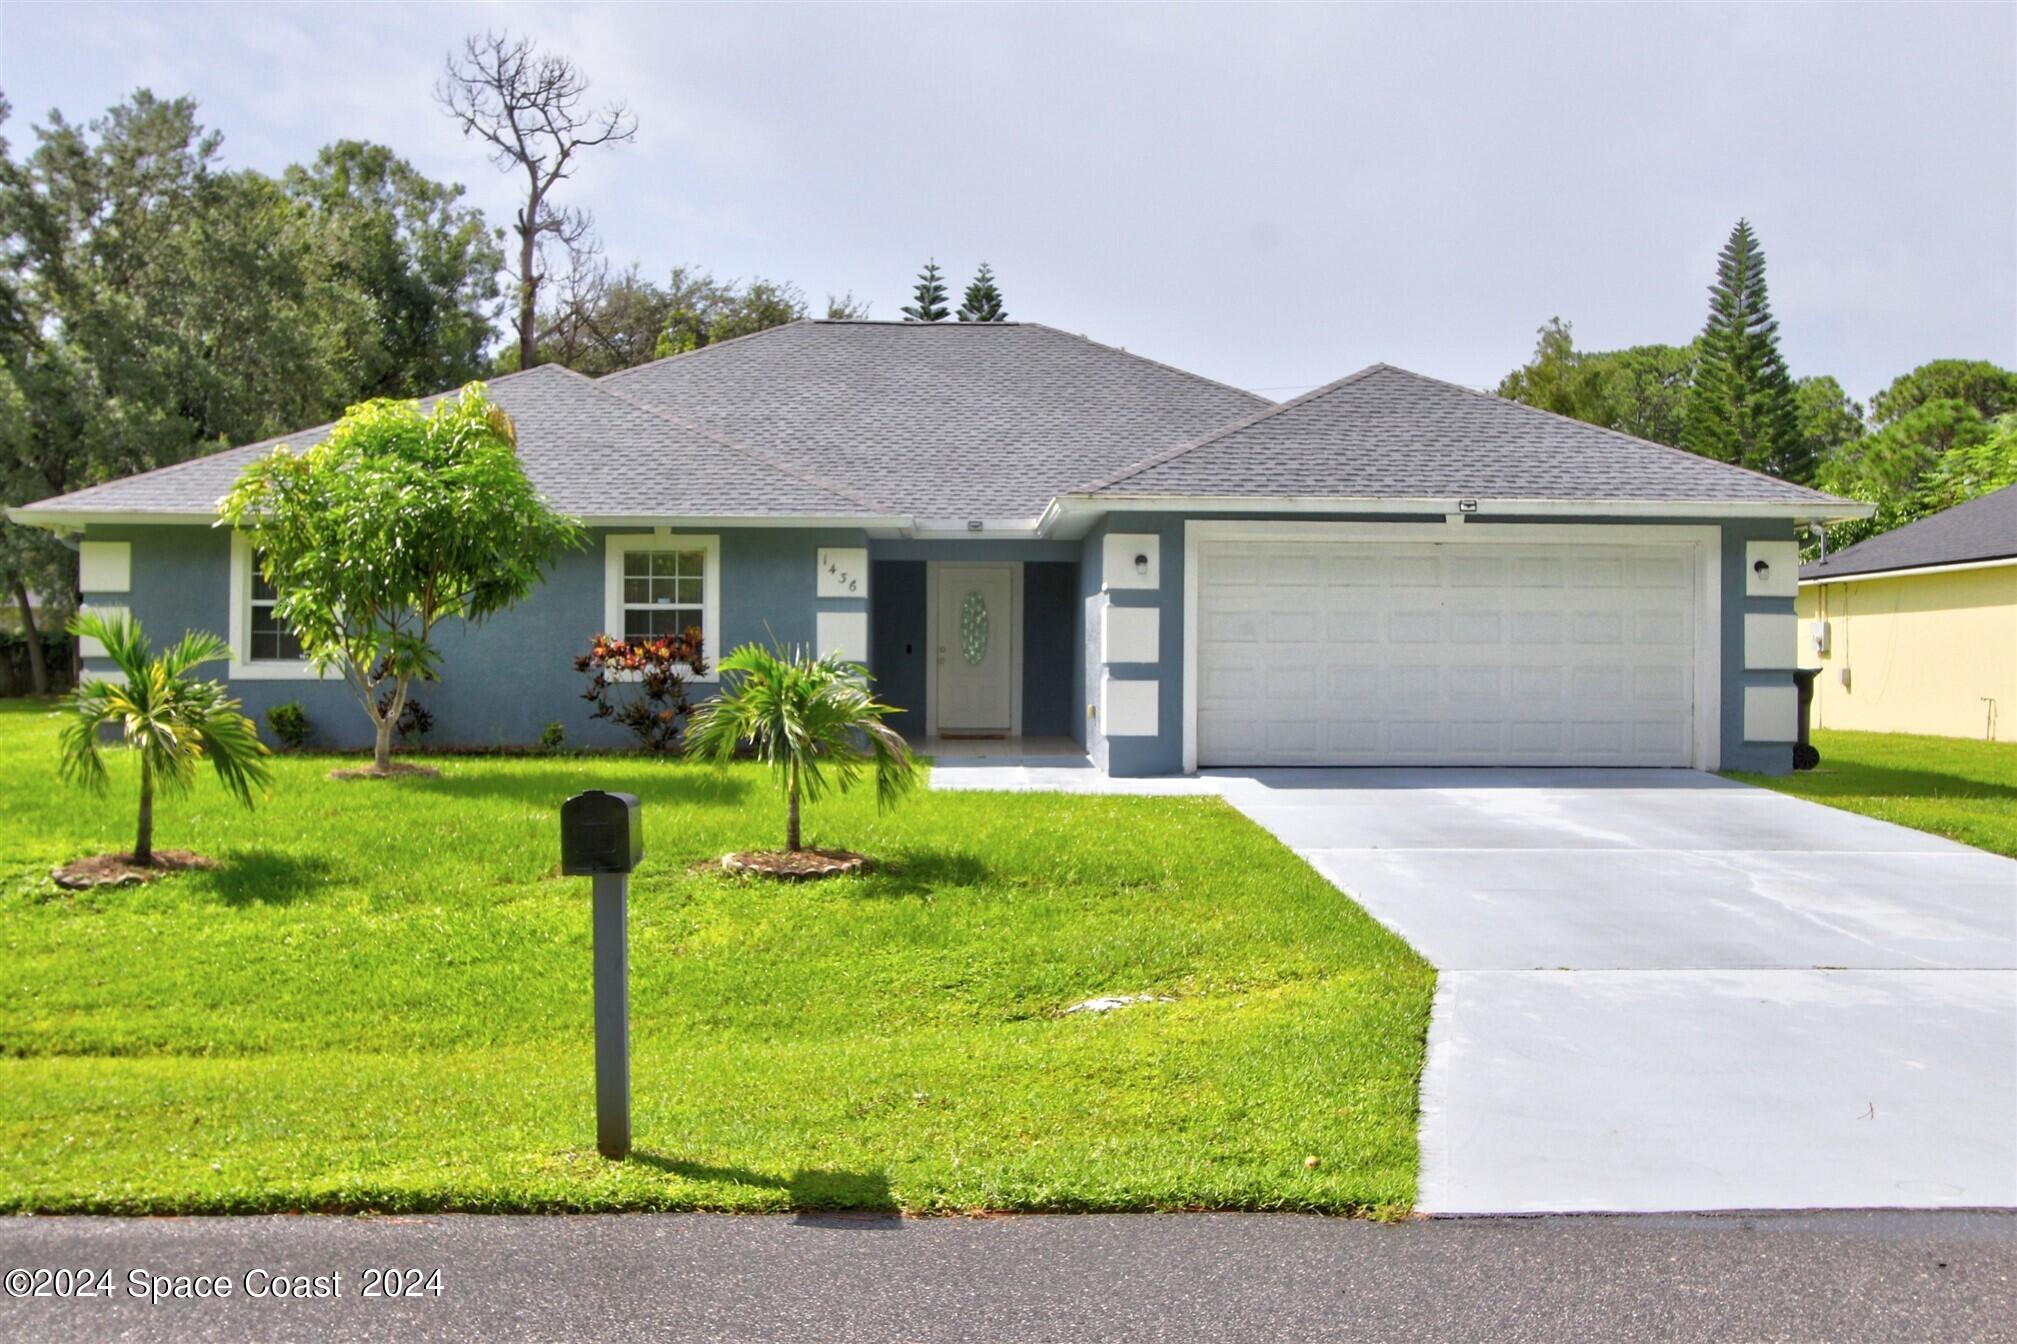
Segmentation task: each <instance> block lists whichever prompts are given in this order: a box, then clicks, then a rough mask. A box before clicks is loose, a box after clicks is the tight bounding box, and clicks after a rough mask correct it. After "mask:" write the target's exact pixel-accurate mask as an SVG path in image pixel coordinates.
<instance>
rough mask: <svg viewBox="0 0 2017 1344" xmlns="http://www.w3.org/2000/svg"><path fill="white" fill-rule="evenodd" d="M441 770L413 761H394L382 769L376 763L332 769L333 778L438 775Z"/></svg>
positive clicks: (388, 777) (330, 775)
mask: <svg viewBox="0 0 2017 1344" xmlns="http://www.w3.org/2000/svg"><path fill="white" fill-rule="evenodd" d="M440 774H441V772H440V771H439V770H437V769H435V768H434V767H433V766H431V765H415V764H413V763H412V762H411V761H394V762H393V763H392V764H391V765H388V766H387V767H385V769H383V770H380V769H379V768H378V767H377V766H375V765H355V766H350V767H348V768H346V769H343V770H331V771H330V772H329V777H330V778H331V779H397V778H398V777H399V776H401V775H426V776H430V777H433V776H438V775H440Z"/></svg>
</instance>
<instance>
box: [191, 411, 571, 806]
mask: <svg viewBox="0 0 2017 1344" xmlns="http://www.w3.org/2000/svg"><path fill="white" fill-rule="evenodd" d="M516 450H517V431H516V429H515V427H514V426H513V425H512V422H511V417H510V416H508V415H506V414H505V412H504V411H503V409H502V408H501V407H498V406H496V405H495V404H493V403H492V402H491V401H490V399H489V397H488V396H487V395H486V393H485V391H484V388H483V385H482V384H481V383H471V384H469V385H468V386H467V387H465V388H463V389H462V391H461V392H460V393H459V394H458V395H455V396H451V397H445V398H443V399H442V400H441V402H440V403H439V404H437V405H436V406H435V408H434V410H433V411H432V413H430V414H422V412H421V410H420V407H419V404H418V403H416V402H411V401H391V400H379V401H368V402H365V403H363V404H362V405H358V406H353V407H351V408H350V410H349V412H348V413H347V414H346V415H345V416H344V417H343V419H342V420H341V421H340V422H339V423H338V424H337V426H336V428H335V429H334V430H333V431H332V432H331V433H330V435H329V437H328V438H327V439H326V440H324V441H323V442H322V443H320V444H317V445H316V446H315V447H313V448H310V449H308V450H307V451H306V452H300V453H297V452H293V451H291V450H289V449H288V448H286V447H284V446H283V447H281V448H279V449H276V450H275V451H274V452H273V453H271V454H270V455H268V456H266V457H263V458H261V459H259V460H258V461H256V462H254V463H252V464H251V465H250V466H248V467H247V468H246V469H245V471H244V473H243V474H242V475H241V476H240V477H239V479H238V483H237V484H236V485H235V486H234V487H233V488H232V490H231V493H230V494H229V495H227V496H226V497H225V498H224V501H223V502H222V504H221V505H220V506H219V510H218V512H219V525H220V526H231V527H235V528H238V529H240V530H241V531H243V532H244V533H245V535H246V539H247V541H248V542H249V543H250V544H251V546H252V549H253V554H254V555H255V556H256V557H257V558H258V564H259V567H260V571H261V573H262V574H263V575H264V576H265V578H266V581H267V582H268V583H270V584H272V585H273V588H274V590H275V592H276V593H277V594H278V598H277V600H276V601H275V603H274V614H275V615H276V616H277V617H278V618H279V619H280V620H282V621H284V622H286V624H287V627H288V628H289V629H290V630H292V631H293V632H294V634H295V636H296V637H297V638H298V639H299V640H300V641H301V648H302V652H303V653H304V655H305V656H306V657H307V658H308V659H309V660H310V661H311V662H313V663H314V664H315V665H316V666H317V667H319V668H323V669H329V668H334V669H336V670H338V671H340V672H341V673H342V675H343V677H344V679H345V680H346V681H348V682H349V684H350V686H351V689H352V690H353V691H355V692H356V694H357V698H358V701H359V703H361V704H362V705H363V706H364V712H365V714H366V715H368V716H369V717H370V719H371V725H372V731H373V734H374V750H373V757H372V772H373V773H375V774H390V773H392V732H393V727H394V725H395V724H397V723H398V722H399V716H400V714H401V712H403V711H404V710H405V708H406V701H407V692H408V690H409V688H410V687H411V686H412V684H413V681H414V679H415V678H418V677H428V678H431V677H433V676H434V675H436V672H437V669H438V668H439V665H440V661H441V659H440V654H439V652H438V651H437V650H436V649H435V647H434V643H433V638H434V632H435V630H436V628H437V627H438V626H439V625H440V624H441V623H442V622H443V621H450V620H460V621H471V622H475V621H482V620H485V619H487V618H488V617H490V616H494V615H496V614H497V613H498V612H500V611H503V610H505V609H506V608H508V607H510V606H512V605H513V604H515V603H517V602H518V601H520V600H521V599H522V598H524V597H525V596H526V594H527V593H529V592H531V591H532V589H533V588H534V587H535V586H536V585H537V584H538V583H539V582H540V581H541V579H542V578H543V577H544V576H545V572H546V569H547V567H548V566H549V565H550V564H551V563H552V562H553V560H554V558H555V557H556V556H557V555H558V554H559V553H560V552H561V551H562V550H563V549H569V548H575V547H579V546H580V545H581V544H582V541H583V535H582V530H581V525H580V524H579V523H577V522H575V521H574V520H573V519H571V518H566V517H563V516H561V515H559V514H557V513H555V512H554V511H553V510H552V509H551V508H549V507H548V506H547V504H546V501H545V500H544V499H543V498H541V497H540V495H539V493H538V491H536V490H535V489H534V488H533V486H532V482H531V481H529V480H527V479H526V476H525V472H524V471H523V470H522V469H521V468H520V467H519V464H518V456H517V451H516ZM388 691H389V692H390V694H389V695H388V694H387V692H388Z"/></svg>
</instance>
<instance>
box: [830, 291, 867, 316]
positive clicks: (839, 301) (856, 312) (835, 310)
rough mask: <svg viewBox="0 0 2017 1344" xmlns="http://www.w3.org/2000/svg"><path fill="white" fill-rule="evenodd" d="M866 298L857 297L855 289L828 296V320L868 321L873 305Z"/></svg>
mask: <svg viewBox="0 0 2017 1344" xmlns="http://www.w3.org/2000/svg"><path fill="white" fill-rule="evenodd" d="M872 306H873V305H871V304H870V303H869V302H867V301H866V300H864V299H857V298H856V297H855V296H854V291H853V290H851V289H850V290H849V291H848V292H847V293H845V294H828V295H827V296H826V320H827V321H829V322H866V321H867V320H868V314H869V309H870V308H871V307H872Z"/></svg>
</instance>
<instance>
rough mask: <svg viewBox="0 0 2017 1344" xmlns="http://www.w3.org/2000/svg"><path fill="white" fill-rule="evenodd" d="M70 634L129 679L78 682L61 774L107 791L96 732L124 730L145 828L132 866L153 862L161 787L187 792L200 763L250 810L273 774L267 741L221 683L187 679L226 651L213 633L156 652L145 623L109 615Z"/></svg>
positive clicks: (90, 617) (79, 621)
mask: <svg viewBox="0 0 2017 1344" xmlns="http://www.w3.org/2000/svg"><path fill="white" fill-rule="evenodd" d="M70 633H71V634H73V635H82V636H84V637H85V638H87V639H95V640H97V641H98V642H99V643H101V644H103V645H104V646H105V656H106V657H107V658H109V659H111V660H112V664H113V666H115V667H117V668H118V669H119V671H120V674H121V675H122V676H123V677H124V679H125V680H124V682H123V683H122V682H117V681H105V680H102V679H96V680H92V681H87V682H85V683H84V684H83V685H82V686H79V687H78V688H77V690H76V692H75V693H74V694H73V695H72V696H71V697H70V704H69V705H68V706H67V707H66V708H65V709H64V710H63V713H65V714H67V715H68V716H69V717H68V722H66V723H65V724H64V725H63V739H62V740H63V762H62V773H63V778H65V779H67V780H71V781H73V782H76V783H80V784H82V785H84V786H85V787H86V788H88V789H90V790H92V791H93V792H95V793H102V792H104V790H105V785H106V780H107V776H106V773H105V759H104V756H103V754H102V753H101V752H100V749H99V748H100V741H99V732H100V730H101V729H103V728H106V727H108V726H112V727H117V728H118V729H119V732H120V735H121V736H122V737H123V738H124V739H125V741H126V745H127V746H129V747H131V748H133V749H134V750H135V751H137V752H138V753H139V754H140V828H139V834H138V837H137V838H136V839H135V840H134V842H133V862H134V863H135V864H136V865H138V866H140V867H143V868H144V867H148V866H150V865H151V864H152V863H153V862H154V790H155V788H156V786H157V785H158V786H159V787H161V788H162V789H164V790H166V791H167V792H169V793H183V792H186V791H187V790H188V788H189V786H190V784H191V783H192V782H193V781H194V780H195V778H196V767H197V764H198V763H199V762H201V761H206V760H207V761H209V762H210V764H211V766H212V768H214V769H215V770H216V771H217V778H218V780H219V782H221V783H222V784H223V785H224V787H225V788H226V789H229V790H230V791H231V792H232V793H233V794H234V795H236V796H237V798H238V800H239V801H240V802H242V803H244V804H245V805H246V806H247V807H250V806H252V789H253V786H254V785H258V786H260V787H261V788H264V787H265V785H266V783H267V781H268V780H269V779H271V778H272V770H271V768H270V767H269V766H268V765H267V763H266V754H267V753H266V744H265V743H263V742H261V741H260V740H259V733H258V731H257V730H256V729H255V728H254V727H253V726H252V720H250V719H248V718H246V717H245V716H244V715H243V714H240V713H239V712H238V702H237V701H236V700H233V699H232V698H231V697H230V696H229V695H227V694H226V693H225V689H224V687H222V686H220V685H219V684H217V683H216V682H214V681H202V680H199V679H197V678H195V677H192V676H190V675H189V673H190V670H191V669H192V668H194V667H196V666H197V665H198V664H200V663H208V662H213V661H215V660H216V659H219V658H223V657H225V656H226V655H227V654H228V653H229V652H230V650H229V648H228V647H227V646H226V645H225V643H224V641H223V640H221V639H219V638H218V637H217V636H215V635H212V634H205V633H202V632H199V631H190V632H189V633H188V634H185V635H183V636H182V642H181V643H179V644H177V645H175V646H174V647H173V648H171V649H169V650H167V651H166V652H164V653H162V654H160V655H159V656H156V655H155V653H154V649H153V646H152V645H150V644H149V643H148V642H147V636H146V635H144V634H142V633H141V631H140V623H139V622H138V621H134V620H132V619H130V618H128V617H127V616H125V615H119V616H115V617H113V618H111V619H109V620H108V619H106V618H105V617H104V616H101V615H99V614H98V613H96V612H83V613H81V614H79V615H78V616H77V618H76V619H75V620H73V621H71V622H70Z"/></svg>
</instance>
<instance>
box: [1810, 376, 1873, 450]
mask: <svg viewBox="0 0 2017 1344" xmlns="http://www.w3.org/2000/svg"><path fill="white" fill-rule="evenodd" d="M1793 406H1794V409H1795V411H1796V413H1797V415H1798V418H1799V424H1800V441H1801V444H1802V452H1803V453H1804V454H1805V455H1806V457H1807V460H1808V461H1810V462H1812V463H1814V464H1815V468H1816V470H1819V469H1820V468H1821V467H1822V466H1823V465H1824V464H1825V463H1827V462H1828V461H1829V459H1831V458H1833V457H1835V456H1836V455H1837V454H1838V453H1840V452H1842V451H1843V450H1844V449H1846V448H1847V447H1848V445H1850V444H1852V443H1854V442H1855V441H1856V440H1858V439H1860V438H1862V437H1863V435H1864V433H1865V432H1866V427H1865V426H1864V423H1863V408H1862V407H1861V406H1859V405H1857V404H1856V402H1855V401H1854V400H1853V399H1851V397H1850V396H1849V394H1848V393H1847V392H1844V391H1843V390H1842V385H1841V384H1840V383H1838V382H1836V381H1835V380H1834V379H1833V378H1830V377H1828V376H1827V375H1825V374H1822V375H1819V376H1816V377H1812V378H1802V379H1800V380H1799V381H1798V382H1796V383H1794V384H1793Z"/></svg>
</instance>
